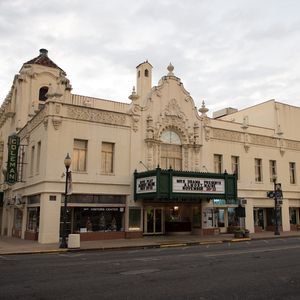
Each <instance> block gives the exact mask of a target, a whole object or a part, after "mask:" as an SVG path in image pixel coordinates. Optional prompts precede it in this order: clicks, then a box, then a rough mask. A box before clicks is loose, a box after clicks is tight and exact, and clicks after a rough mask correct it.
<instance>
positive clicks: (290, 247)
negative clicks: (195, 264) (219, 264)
mask: <svg viewBox="0 0 300 300" xmlns="http://www.w3.org/2000/svg"><path fill="white" fill-rule="evenodd" d="M299 248H300V245H298V246H286V247H279V248H263V249H251V250H242V251H227V252H217V253H212V254H205V255H204V256H206V257H215V256H226V255H240V254H249V253H261V252H272V251H282V250H290V249H299Z"/></svg>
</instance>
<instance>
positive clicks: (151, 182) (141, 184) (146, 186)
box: [136, 176, 156, 194]
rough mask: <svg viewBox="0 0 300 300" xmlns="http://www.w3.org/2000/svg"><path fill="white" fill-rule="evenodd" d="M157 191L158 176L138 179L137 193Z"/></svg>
mask: <svg viewBox="0 0 300 300" xmlns="http://www.w3.org/2000/svg"><path fill="white" fill-rule="evenodd" d="M154 192H156V176H150V177H144V178H138V179H137V180H136V193H137V194H141V193H154Z"/></svg>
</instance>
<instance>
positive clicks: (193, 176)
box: [134, 167, 237, 203]
mask: <svg viewBox="0 0 300 300" xmlns="http://www.w3.org/2000/svg"><path fill="white" fill-rule="evenodd" d="M134 199H135V200H145V201H153V202H156V203H160V202H161V203H163V202H172V203H173V202H199V201H201V199H206V200H207V199H224V200H225V201H231V200H233V199H237V177H236V174H228V173H226V172H225V173H209V172H205V173H203V172H189V171H178V170H172V169H167V170H165V169H160V168H159V167H158V168H156V169H154V170H148V171H146V172H139V173H138V172H137V171H135V172H134Z"/></svg>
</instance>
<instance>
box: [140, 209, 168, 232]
mask: <svg viewBox="0 0 300 300" xmlns="http://www.w3.org/2000/svg"><path fill="white" fill-rule="evenodd" d="M162 232H163V209H162V208H160V207H159V208H156V207H155V208H154V207H146V209H145V223H144V233H148V234H159V233H162Z"/></svg>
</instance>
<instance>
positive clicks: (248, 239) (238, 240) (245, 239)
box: [230, 238, 251, 243]
mask: <svg viewBox="0 0 300 300" xmlns="http://www.w3.org/2000/svg"><path fill="white" fill-rule="evenodd" d="M245 241H251V238H242V239H233V240H231V241H230V242H233V243H234V242H245Z"/></svg>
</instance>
